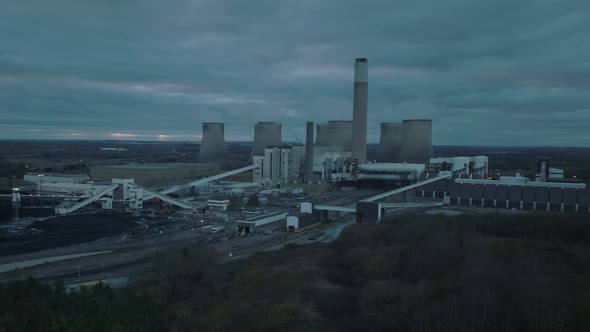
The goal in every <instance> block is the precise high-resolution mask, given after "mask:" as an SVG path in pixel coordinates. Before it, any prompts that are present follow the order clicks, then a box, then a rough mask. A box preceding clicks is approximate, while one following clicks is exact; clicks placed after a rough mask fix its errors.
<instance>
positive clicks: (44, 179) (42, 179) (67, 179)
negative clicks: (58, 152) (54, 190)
mask: <svg viewBox="0 0 590 332" xmlns="http://www.w3.org/2000/svg"><path fill="white" fill-rule="evenodd" d="M88 179H89V178H88V175H86V174H56V173H32V172H29V173H27V174H25V175H24V176H23V180H25V181H27V182H32V183H36V184H39V183H84V182H86V181H88Z"/></svg>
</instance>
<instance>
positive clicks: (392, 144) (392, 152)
mask: <svg viewBox="0 0 590 332" xmlns="http://www.w3.org/2000/svg"><path fill="white" fill-rule="evenodd" d="M402 136H403V127H402V123H401V122H382V123H381V136H380V137H379V146H378V147H377V162H380V163H396V162H399V161H400V160H399V153H400V149H401V146H402Z"/></svg>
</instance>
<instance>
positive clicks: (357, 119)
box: [352, 58, 369, 161]
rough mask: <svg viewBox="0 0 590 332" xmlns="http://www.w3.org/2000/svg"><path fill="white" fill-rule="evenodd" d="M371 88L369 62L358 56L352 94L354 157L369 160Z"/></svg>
mask: <svg viewBox="0 0 590 332" xmlns="http://www.w3.org/2000/svg"><path fill="white" fill-rule="evenodd" d="M368 90H369V62H368V61H367V58H357V59H356V61H355V63H354V88H353V96H352V126H353V137H352V158H355V159H358V160H359V161H365V160H367V98H368Z"/></svg>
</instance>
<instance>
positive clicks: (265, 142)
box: [250, 122, 281, 157]
mask: <svg viewBox="0 0 590 332" xmlns="http://www.w3.org/2000/svg"><path fill="white" fill-rule="evenodd" d="M278 145H281V124H280V123H278V122H258V123H257V124H256V125H255V126H254V142H253V144H252V152H251V153H250V157H254V156H263V155H264V149H266V148H267V147H269V146H278Z"/></svg>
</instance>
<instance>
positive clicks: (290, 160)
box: [252, 146, 351, 186]
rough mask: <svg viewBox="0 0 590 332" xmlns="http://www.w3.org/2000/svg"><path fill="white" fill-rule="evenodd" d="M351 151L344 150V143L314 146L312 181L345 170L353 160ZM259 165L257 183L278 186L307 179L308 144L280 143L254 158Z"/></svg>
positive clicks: (327, 180) (257, 167)
mask: <svg viewBox="0 0 590 332" xmlns="http://www.w3.org/2000/svg"><path fill="white" fill-rule="evenodd" d="M350 157H351V152H344V151H343V149H342V147H341V146H315V147H314V148H313V158H312V163H311V168H312V180H310V181H311V182H329V181H330V174H331V172H332V171H333V170H336V169H342V167H343V166H344V162H345V160H347V159H350ZM253 163H254V165H255V166H256V168H255V169H254V171H253V173H252V175H253V178H252V181H253V182H254V183H260V184H262V185H266V186H269V185H274V186H276V185H278V184H281V183H289V182H290V183H301V182H303V181H304V177H303V175H304V168H305V163H306V147H305V146H293V147H291V146H277V147H272V148H267V149H265V151H264V156H260V157H254V160H253Z"/></svg>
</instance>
